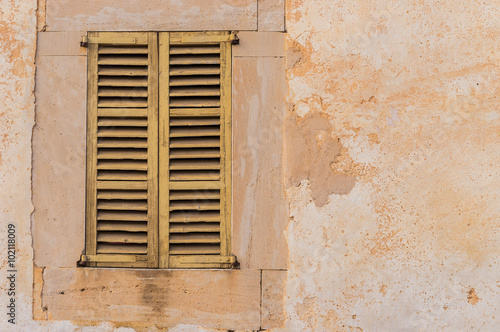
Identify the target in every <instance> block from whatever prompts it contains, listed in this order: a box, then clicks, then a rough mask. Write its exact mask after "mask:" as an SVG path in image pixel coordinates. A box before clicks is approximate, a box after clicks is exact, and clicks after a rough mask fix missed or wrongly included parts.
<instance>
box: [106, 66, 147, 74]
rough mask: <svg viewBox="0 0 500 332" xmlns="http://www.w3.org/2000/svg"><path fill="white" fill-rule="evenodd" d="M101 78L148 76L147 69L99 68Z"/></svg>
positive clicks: (125, 67)
mask: <svg viewBox="0 0 500 332" xmlns="http://www.w3.org/2000/svg"><path fill="white" fill-rule="evenodd" d="M97 74H98V75H99V76H148V68H147V67H133V66H130V67H127V66H99V70H98V72H97Z"/></svg>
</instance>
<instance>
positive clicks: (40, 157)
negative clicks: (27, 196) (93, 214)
mask: <svg viewBox="0 0 500 332" xmlns="http://www.w3.org/2000/svg"><path fill="white" fill-rule="evenodd" d="M35 93H36V116H35V127H34V130H33V178H32V181H33V183H32V185H33V187H32V189H33V204H34V212H33V215H32V230H33V247H34V248H33V249H34V254H35V265H37V266H56V267H74V266H75V265H76V262H77V260H78V259H79V256H80V254H81V253H82V250H83V248H84V237H85V220H84V219H85V137H86V134H85V132H86V107H85V105H86V58H85V57H80V56H64V57H61V56H42V57H38V58H37V73H36V90H35Z"/></svg>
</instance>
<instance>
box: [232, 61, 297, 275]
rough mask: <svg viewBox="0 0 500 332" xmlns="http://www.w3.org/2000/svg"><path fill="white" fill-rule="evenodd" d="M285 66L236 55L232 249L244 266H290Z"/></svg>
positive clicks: (266, 267)
mask: <svg viewBox="0 0 500 332" xmlns="http://www.w3.org/2000/svg"><path fill="white" fill-rule="evenodd" d="M284 65H285V64H284V60H283V58H277V57H235V58H234V59H233V146H234V147H235V149H234V151H233V193H234V197H233V251H234V254H235V255H236V256H238V259H239V261H240V262H241V267H242V268H252V269H256V268H258V269H286V264H287V251H286V242H285V238H284V235H283V232H284V230H285V227H286V224H287V222H288V217H287V210H286V203H285V191H284V185H283V158H282V156H283V152H282V145H283V136H282V131H283V121H284V117H285V114H286V110H285V107H284V98H285V94H286V92H285V91H286V87H285V80H284V77H283V75H284Z"/></svg>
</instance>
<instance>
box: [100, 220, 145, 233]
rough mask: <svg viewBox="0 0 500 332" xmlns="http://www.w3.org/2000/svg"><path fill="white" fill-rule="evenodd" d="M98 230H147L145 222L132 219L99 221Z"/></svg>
mask: <svg viewBox="0 0 500 332" xmlns="http://www.w3.org/2000/svg"><path fill="white" fill-rule="evenodd" d="M97 230H98V231H122V232H147V230H148V225H147V223H146V222H132V221H126V222H121V221H101V222H99V225H97Z"/></svg>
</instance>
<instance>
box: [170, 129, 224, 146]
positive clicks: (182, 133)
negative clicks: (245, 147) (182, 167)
mask: <svg viewBox="0 0 500 332" xmlns="http://www.w3.org/2000/svg"><path fill="white" fill-rule="evenodd" d="M219 135H220V126H207V127H198V128H190V127H175V128H170V137H197V136H219ZM219 144H220V141H219Z"/></svg>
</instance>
